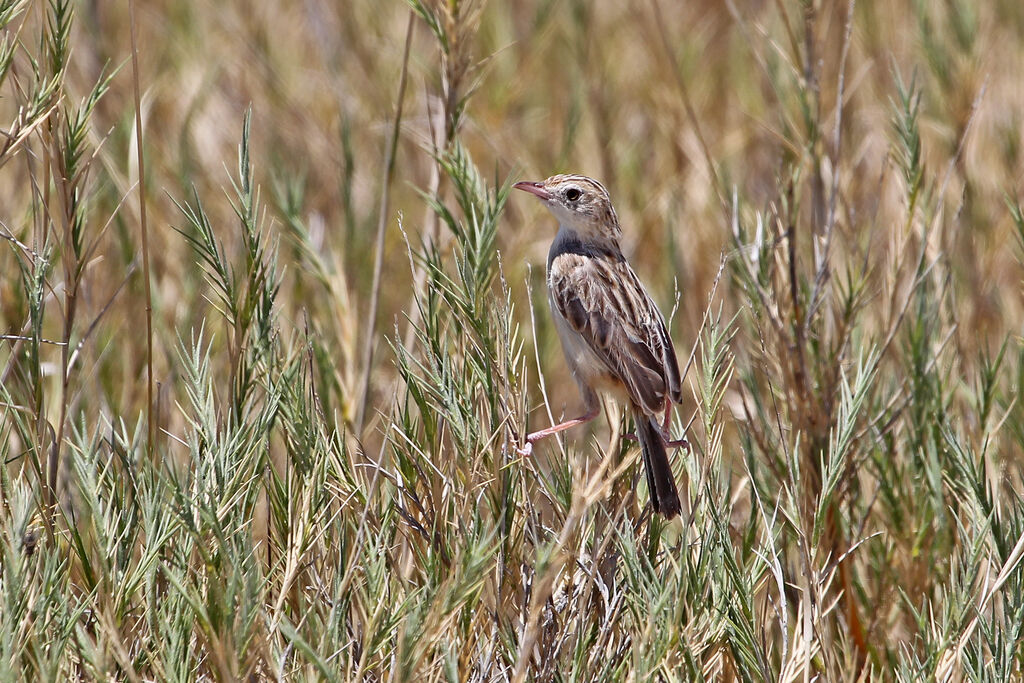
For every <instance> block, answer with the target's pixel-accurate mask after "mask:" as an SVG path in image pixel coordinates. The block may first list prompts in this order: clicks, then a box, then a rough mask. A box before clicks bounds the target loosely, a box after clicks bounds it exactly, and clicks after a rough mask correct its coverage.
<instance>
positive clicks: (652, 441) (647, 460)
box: [634, 411, 682, 519]
mask: <svg viewBox="0 0 1024 683" xmlns="http://www.w3.org/2000/svg"><path fill="white" fill-rule="evenodd" d="M634 415H635V417H636V434H637V438H639V439H640V449H641V450H642V451H643V454H644V469H645V470H646V471H647V486H648V488H649V489H650V492H651V505H652V506H653V507H654V511H655V512H658V513H660V514H661V515H662V516H664V517H665V519H672V518H673V517H675V516H676V515H678V514H679V511H680V510H681V509H682V506H681V505H680V503H679V491H678V490H676V480H675V477H673V476H672V466H671V465H669V462H668V452H667V451H666V450H665V441H664V440H663V439H662V438H661V432H660V431H659V430H658V425H657V424H655V422H654V420H652V419H651V418H650V417H647V416H646V415H644V414H642V413H640V412H639V411H637V412H635V413H634Z"/></svg>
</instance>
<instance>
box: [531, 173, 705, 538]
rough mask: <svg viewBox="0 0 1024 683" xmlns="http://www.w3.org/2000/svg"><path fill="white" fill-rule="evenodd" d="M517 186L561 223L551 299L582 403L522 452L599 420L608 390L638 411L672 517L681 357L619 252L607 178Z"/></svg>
mask: <svg viewBox="0 0 1024 683" xmlns="http://www.w3.org/2000/svg"><path fill="white" fill-rule="evenodd" d="M513 187H514V188H515V189H517V190H522V191H524V192H528V193H530V194H532V195H534V196H535V197H537V198H538V199H539V200H540V201H541V202H542V203H543V204H544V206H545V207H546V208H547V209H548V211H550V212H551V213H552V214H553V215H554V217H555V218H556V219H557V220H558V233H557V234H556V236H555V239H554V241H553V242H552V243H551V249H550V250H549V252H548V260H547V286H548V302H549V304H550V306H551V313H552V316H553V317H554V320H555V329H556V330H557V331H558V337H559V339H560V341H561V343H562V351H563V352H564V354H565V360H566V363H567V364H568V366H569V370H570V371H571V373H572V376H573V378H574V379H575V380H576V383H577V385H578V386H579V390H580V396H581V398H582V399H583V405H584V413H583V415H581V416H580V417H577V418H574V419H571V420H567V421H565V422H562V423H560V424H557V425H553V426H551V427H548V428H547V429H542V430H540V431H537V432H533V433H530V434H528V435H527V436H526V439H525V443H524V445H523V446H522V448H521V452H522V453H524V454H529V453H530V452H531V451H532V449H533V444H534V443H535V442H537V441H539V440H540V439H543V438H544V437H547V436H551V435H552V434H556V433H558V432H561V431H564V430H566V429H569V428H571V427H575V426H577V425H581V424H584V423H586V422H589V421H590V420H593V419H594V418H595V417H597V416H598V414H599V413H600V411H601V403H600V398H599V395H600V394H602V393H603V394H607V395H610V396H612V397H613V398H615V399H616V400H619V401H620V402H624V403H626V404H627V405H628V406H629V408H630V410H631V411H632V414H633V419H634V422H635V424H636V438H637V440H638V441H639V442H640V449H641V452H642V453H643V461H644V469H645V471H646V473H647V485H648V488H649V490H650V499H651V506H652V508H653V509H654V511H655V512H656V513H659V514H661V515H662V516H663V517H665V518H666V519H672V518H673V517H675V516H676V515H678V514H679V512H680V509H681V506H680V502H679V491H678V490H677V489H676V482H675V478H674V476H673V474H672V467H671V465H670V463H669V459H668V451H667V448H668V447H669V446H673V447H674V446H681V445H682V446H685V445H687V444H686V440H685V439H680V440H678V441H672V440H671V439H670V438H669V435H668V429H669V425H670V423H671V410H672V404H673V403H681V402H682V386H681V378H680V375H679V363H678V361H677V360H676V352H675V348H674V346H673V345H672V338H671V337H670V336H669V333H668V329H667V327H666V325H665V318H664V316H662V314H661V311H660V310H659V309H658V306H657V304H655V303H654V301H653V300H652V299H651V297H650V295H649V294H648V293H647V290H646V289H644V286H643V284H641V282H640V279H639V278H638V277H637V275H636V273H635V272H634V271H633V268H632V267H630V265H629V262H628V261H627V260H626V257H625V256H624V255H623V253H622V248H621V246H620V240H621V238H622V229H621V227H620V226H619V219H618V216H617V215H616V213H615V208H614V207H613V206H612V201H611V197H610V196H609V194H608V191H607V190H606V189H605V187H604V186H603V185H602V184H601V183H599V182H598V181H596V180H594V179H593V178H588V177H587V176H584V175H577V174H560V175H553V176H551V177H550V178H548V179H547V180H542V181H539V182H534V181H522V182H518V183H516V184H515V185H513ZM662 411H664V412H665V419H664V425H661V424H659V422H658V416H659V414H660V413H661V412H662Z"/></svg>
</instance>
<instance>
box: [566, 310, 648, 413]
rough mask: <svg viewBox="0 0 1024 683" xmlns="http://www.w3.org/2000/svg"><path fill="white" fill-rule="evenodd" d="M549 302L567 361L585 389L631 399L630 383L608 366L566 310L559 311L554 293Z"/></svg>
mask: <svg viewBox="0 0 1024 683" xmlns="http://www.w3.org/2000/svg"><path fill="white" fill-rule="evenodd" d="M548 303H549V305H550V307H551V315H552V317H553V318H554V320H555V329H556V330H557V331H558V338H559V339H560V340H561V342H562V351H563V352H564V353H565V362H566V363H567V364H568V366H569V370H570V372H572V375H573V378H574V379H575V380H576V382H577V383H578V384H580V386H581V389H582V388H584V387H590V388H591V389H593V390H595V391H598V392H600V393H603V394H609V395H611V396H612V397H614V398H616V399H618V400H620V401H628V400H629V392H628V391H627V390H626V385H625V384H623V383H622V381H621V380H620V379H619V378H618V377H616V376H615V375H614V374H613V373H612V372H611V371H610V370H609V369H608V366H607V365H606V364H605V362H604V361H603V360H601V357H600V356H598V355H597V354H596V353H595V352H594V351H593V349H591V348H590V345H589V344H587V342H586V340H584V339H583V337H581V336H580V335H579V334H577V333H576V332H575V331H574V330H573V329H572V327H570V326H569V323H568V322H567V321H566V320H565V318H563V317H562V314H561V313H559V312H558V309H557V307H556V306H555V305H554V302H552V301H550V297H549V301H548ZM583 393H586V392H585V391H584V392H583Z"/></svg>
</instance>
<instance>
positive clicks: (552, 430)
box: [516, 396, 601, 455]
mask: <svg viewBox="0 0 1024 683" xmlns="http://www.w3.org/2000/svg"><path fill="white" fill-rule="evenodd" d="M586 408H587V412H586V413H584V414H583V415H580V416H579V417H575V418H573V419H571V420H566V421H565V422H562V423H560V424H556V425H552V426H551V427H548V428H547V429H542V430H540V431H539V432H533V433H532V434H527V435H526V443H524V444H523V447H522V448H517V449H516V450H517V451H519V454H520V455H530V454H531V453H532V452H533V444H534V442H536V441H540V440H541V439H543V438H544V437H547V436H551V435H552V434H557V433H558V432H564V431H565V430H566V429H571V428H572V427H578V426H579V425H581V424H586V423H587V422H590V421H591V420H593V419H594V418H595V417H597V416H598V415H599V414H600V413H601V403H600V402H599V401H598V400H597V397H596V396H587V405H586Z"/></svg>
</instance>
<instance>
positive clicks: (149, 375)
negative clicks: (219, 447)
mask: <svg viewBox="0 0 1024 683" xmlns="http://www.w3.org/2000/svg"><path fill="white" fill-rule="evenodd" d="M128 16H129V19H128V23H129V24H130V25H131V37H132V96H133V98H134V100H135V147H136V150H135V151H136V155H137V156H138V164H139V183H138V184H139V226H140V228H141V230H142V279H143V282H144V284H145V288H146V422H147V429H146V435H147V437H146V448H147V450H148V452H149V456H150V457H152V456H153V447H154V441H155V439H156V423H155V422H154V420H153V291H152V284H151V281H152V278H151V277H150V275H151V273H150V267H149V229H148V225H147V223H146V164H145V153H144V152H143V149H142V94H141V89H140V87H139V49H138V42H137V40H136V36H135V34H136V31H135V0H128Z"/></svg>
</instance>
